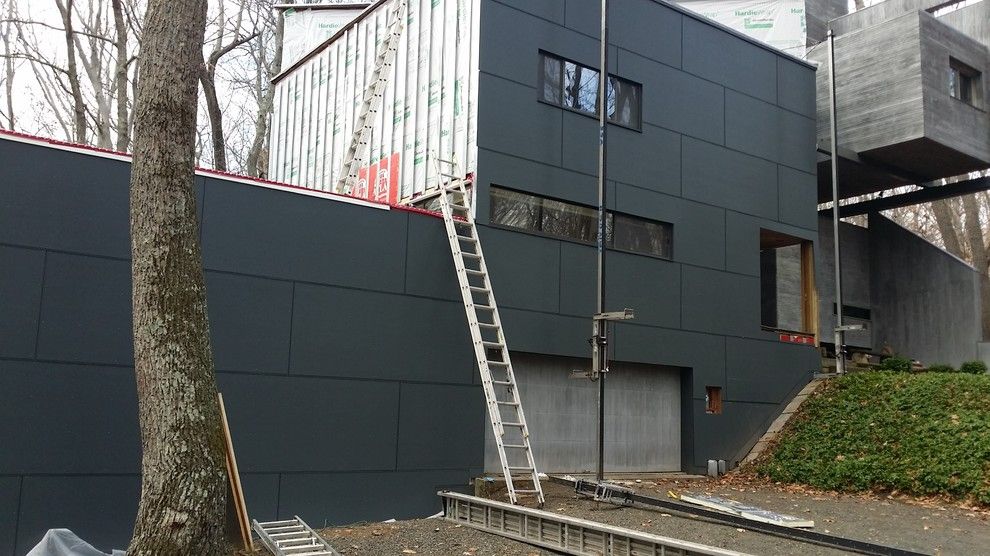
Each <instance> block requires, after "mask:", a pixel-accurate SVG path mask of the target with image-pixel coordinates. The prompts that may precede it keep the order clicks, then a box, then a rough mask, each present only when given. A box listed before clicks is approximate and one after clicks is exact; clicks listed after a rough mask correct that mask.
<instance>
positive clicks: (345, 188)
mask: <svg viewBox="0 0 990 556" xmlns="http://www.w3.org/2000/svg"><path fill="white" fill-rule="evenodd" d="M388 17H389V18H390V19H391V21H392V23H391V24H390V25H389V26H388V35H387V36H386V37H385V39H384V40H383V41H382V44H381V47H380V48H379V49H378V54H377V55H376V58H375V69H374V71H372V73H371V77H370V79H368V88H367V89H366V90H365V92H364V100H363V101H362V102H361V109H360V110H358V116H357V118H355V120H354V135H353V136H352V137H351V143H350V145H349V146H348V147H347V151H346V152H345V153H344V160H343V163H342V164H341V168H340V176H339V178H338V180H337V185H336V186H335V187H334V192H335V193H343V194H345V195H350V194H351V193H353V191H354V188H355V186H356V185H357V183H358V171H359V170H360V169H361V166H362V164H361V161H362V160H363V159H364V157H365V156H366V155H367V149H368V143H369V142H370V141H371V131H372V129H373V128H374V127H375V121H374V116H375V115H376V114H378V109H379V108H380V107H381V105H382V98H383V97H384V96H385V85H386V84H387V83H388V80H389V77H391V73H392V64H393V63H394V62H395V53H396V52H397V51H398V50H399V37H401V36H402V30H403V29H404V28H405V19H406V0H395V3H394V5H393V6H392V9H391V11H390V12H389V15H388ZM386 21H388V19H386Z"/></svg>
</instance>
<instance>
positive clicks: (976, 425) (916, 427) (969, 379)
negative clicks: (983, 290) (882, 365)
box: [757, 372, 990, 506]
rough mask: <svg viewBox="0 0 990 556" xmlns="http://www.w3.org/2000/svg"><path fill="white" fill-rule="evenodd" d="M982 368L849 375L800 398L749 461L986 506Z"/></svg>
mask: <svg viewBox="0 0 990 556" xmlns="http://www.w3.org/2000/svg"><path fill="white" fill-rule="evenodd" d="M988 422H990V375H982V376H980V375H970V374H959V373H953V374H945V373H919V374H909V373H889V372H863V373H852V374H848V375H844V376H841V377H838V378H834V379H830V380H829V381H828V382H826V383H825V384H824V385H822V386H821V387H820V388H819V390H818V391H817V392H816V393H815V395H813V396H811V397H809V398H808V399H807V400H806V401H805V402H804V404H802V406H801V409H800V411H799V412H798V414H797V415H795V416H794V418H792V419H791V422H790V423H789V424H788V425H787V427H785V429H784V430H783V431H782V432H781V433H780V436H779V442H778V444H777V446H776V447H775V448H774V449H773V451H772V452H771V453H769V454H768V455H767V456H766V458H765V459H763V460H762V461H761V462H759V463H758V464H757V470H758V471H759V472H760V473H761V474H763V475H765V476H767V477H769V478H770V479H772V480H774V481H781V482H791V483H803V484H807V485H811V486H814V487H817V488H822V489H829V490H843V491H859V490H888V491H889V490H899V491H901V492H905V493H912V494H917V495H931V494H947V495H950V496H954V497H957V498H966V499H972V500H975V501H977V502H979V503H982V504H984V505H988V506H990V427H988V426H987V423H988Z"/></svg>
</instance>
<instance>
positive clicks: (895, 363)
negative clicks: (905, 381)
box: [880, 357, 911, 373]
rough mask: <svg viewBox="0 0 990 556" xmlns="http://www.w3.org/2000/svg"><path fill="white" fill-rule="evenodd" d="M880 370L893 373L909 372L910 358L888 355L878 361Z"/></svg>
mask: <svg viewBox="0 0 990 556" xmlns="http://www.w3.org/2000/svg"><path fill="white" fill-rule="evenodd" d="M880 370H881V371H891V372H895V373H910V372H911V360H910V359H907V358H905V357H888V358H887V359H884V360H883V361H881V362H880Z"/></svg>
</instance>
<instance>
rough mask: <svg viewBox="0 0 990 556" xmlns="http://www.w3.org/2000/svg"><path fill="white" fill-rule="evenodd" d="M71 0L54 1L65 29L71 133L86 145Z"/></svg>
mask: <svg viewBox="0 0 990 556" xmlns="http://www.w3.org/2000/svg"><path fill="white" fill-rule="evenodd" d="M72 3H73V0H66V1H65V3H63V2H62V0H55V5H56V6H58V11H59V14H61V16H62V26H63V27H64V28H65V50H66V60H67V64H66V77H67V78H68V80H69V88H70V91H71V93H72V113H73V133H74V135H75V137H74V140H75V141H77V142H79V143H86V102H85V101H84V100H83V95H82V88H81V87H80V86H79V71H78V70H77V69H76V45H75V41H74V36H73V35H74V33H73V31H72Z"/></svg>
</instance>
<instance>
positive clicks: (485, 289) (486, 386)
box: [434, 157, 544, 506]
mask: <svg viewBox="0 0 990 556" xmlns="http://www.w3.org/2000/svg"><path fill="white" fill-rule="evenodd" d="M443 164H447V165H449V167H450V168H451V169H450V170H449V171H447V172H444V171H442V170H441V166H442V165H443ZM434 166H435V170H436V175H437V185H438V191H439V196H438V199H439V204H440V210H441V213H442V214H443V217H444V225H445V228H446V232H447V239H448V242H449V244H450V249H451V254H452V256H453V259H454V268H455V270H456V274H457V278H458V284H459V286H460V290H461V298H462V300H463V302H464V309H465V313H466V315H467V320H468V327H469V329H470V332H471V341H472V344H473V347H474V352H475V359H476V361H477V363H478V370H479V373H480V374H481V379H482V388H483V390H484V393H485V401H486V405H487V409H488V415H489V420H490V422H491V425H492V432H493V433H494V437H495V444H496V448H497V450H498V455H499V462H500V464H501V467H502V473H503V476H504V477H505V484H506V488H507V490H508V494H509V499H510V501H511V502H512V503H518V501H519V495H520V494H523V493H533V494H535V495H536V498H537V500H538V502H539V504H540V505H541V506H542V505H543V503H544V495H543V488H542V486H541V484H540V478H539V473H538V471H537V469H536V460H535V458H534V456H533V450H532V444H531V442H530V436H529V425H528V424H527V423H526V417H525V414H524V412H523V408H522V400H521V398H520V397H519V388H518V383H517V382H516V377H515V372H514V369H513V366H512V358H511V356H510V354H509V349H508V344H507V341H506V337H505V331H504V329H503V327H502V317H501V315H500V314H499V310H498V303H497V302H496V300H495V294H494V289H493V288H492V283H491V277H490V274H489V272H488V265H487V263H486V261H485V257H484V251H483V249H482V247H481V240H480V238H479V236H478V230H477V226H476V225H475V220H474V215H473V214H472V211H473V203H471V202H470V201H469V193H468V191H467V187H466V185H465V181H466V180H465V179H464V178H463V177H462V176H461V175H460V173H459V172H458V170H457V165H456V164H455V163H454V162H452V161H444V160H440V159H437V158H435V157H434ZM444 178H448V179H449V180H450V181H448V182H447V183H446V184H445V183H444V181H443V180H444ZM451 182H453V184H452V185H449V184H450V183H451ZM456 194H459V195H460V197H461V202H462V203H464V204H463V205H457V204H454V202H453V201H452V200H451V197H452V196H453V195H456ZM455 210H459V211H462V212H463V215H462V216H459V217H456V216H455V215H454V211H455ZM458 226H462V227H466V229H467V231H468V234H469V235H463V234H461V233H458ZM462 242H467V244H468V245H469V246H470V248H471V249H473V251H465V248H464V246H462ZM468 258H470V259H471V260H472V261H474V263H475V264H477V266H478V268H477V269H469V268H468V267H467V264H466V262H465V261H466V260H467V259H468ZM472 277H475V278H480V279H481V284H480V285H477V284H472V283H471V278H472ZM475 295H481V296H485V299H484V302H485V303H486V305H481V304H479V303H478V301H476V300H475ZM479 308H481V309H482V310H484V311H488V312H490V315H491V322H490V323H482V322H481V320H480V319H479V316H478V309H479ZM483 328H484V329H485V330H489V331H491V330H494V333H495V338H494V339H485V337H484V335H483V332H482V329H483ZM489 349H494V350H499V351H500V352H501V360H499V361H494V360H489V357H488V350H489ZM493 364H494V365H495V366H497V367H500V368H501V370H500V371H499V372H501V373H504V375H505V380H495V379H494V378H493V376H492V365H493ZM496 385H499V386H503V387H505V388H506V389H507V390H508V395H509V397H510V399H508V400H500V399H499V397H498V394H497V392H496V391H495V386H496ZM502 407H507V408H510V411H513V412H515V413H514V414H515V421H505V420H504V419H503V417H502V409H501V408H502ZM507 426H512V427H515V428H518V431H519V436H520V437H521V440H520V441H519V443H513V444H506V443H505V441H504V439H503V436H504V435H505V427H507ZM507 448H510V449H521V450H523V451H524V453H525V456H526V464H525V465H522V466H520V465H513V464H511V463H510V461H509V457H508V456H507V454H506V449H507ZM520 471H523V472H527V473H524V474H522V475H521V474H519V473H515V474H514V472H520ZM527 475H528V476H527ZM519 480H522V481H526V480H529V481H532V483H533V488H532V489H519V488H516V484H515V482H516V481H519Z"/></svg>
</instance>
